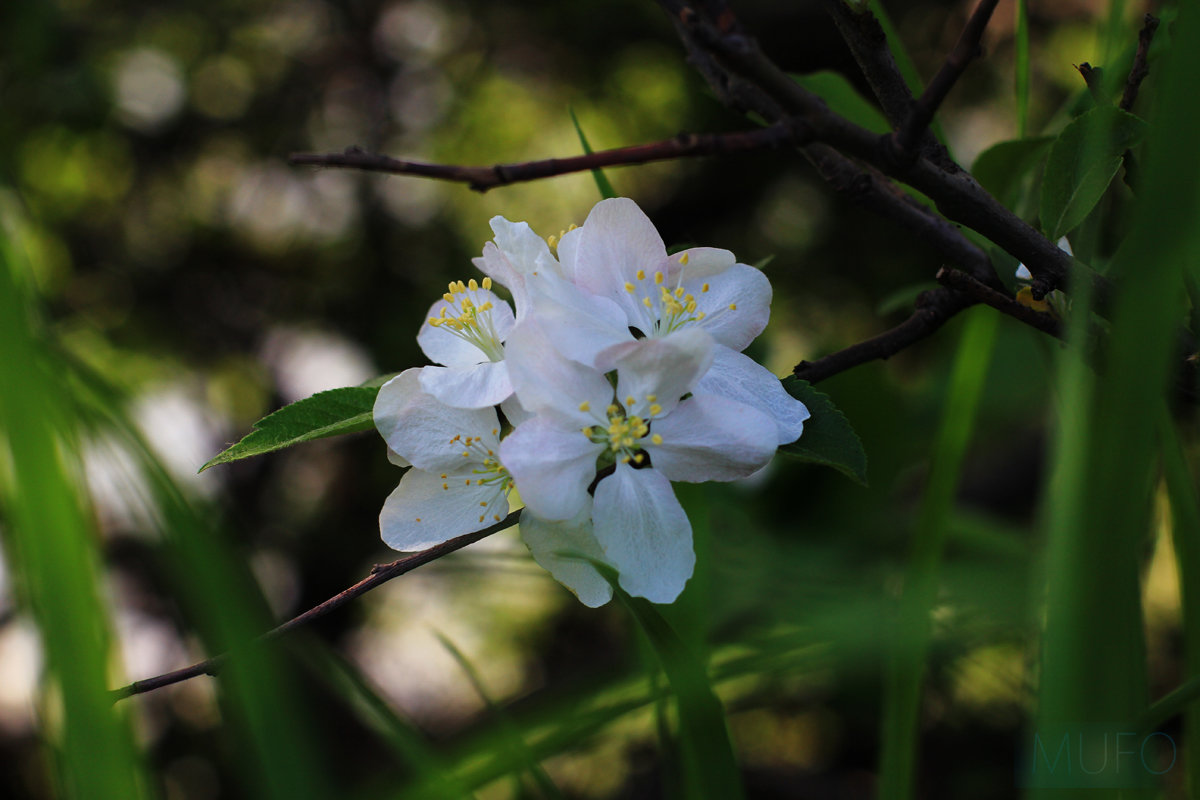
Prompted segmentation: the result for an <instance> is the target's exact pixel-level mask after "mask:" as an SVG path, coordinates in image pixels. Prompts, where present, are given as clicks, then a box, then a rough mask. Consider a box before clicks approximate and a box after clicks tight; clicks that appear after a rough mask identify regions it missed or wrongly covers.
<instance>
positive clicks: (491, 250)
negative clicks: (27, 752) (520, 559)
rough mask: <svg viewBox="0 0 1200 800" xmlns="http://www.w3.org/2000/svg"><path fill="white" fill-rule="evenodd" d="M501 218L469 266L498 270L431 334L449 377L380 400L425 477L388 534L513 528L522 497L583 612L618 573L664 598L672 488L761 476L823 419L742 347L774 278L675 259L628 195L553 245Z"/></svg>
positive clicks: (397, 383)
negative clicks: (600, 567) (607, 576)
mask: <svg viewBox="0 0 1200 800" xmlns="http://www.w3.org/2000/svg"><path fill="white" fill-rule="evenodd" d="M491 226H492V230H493V231H494V232H495V239H494V241H491V242H488V243H487V244H486V245H484V248H483V254H482V256H481V257H480V258H477V259H475V260H474V263H475V265H476V266H477V267H478V268H479V269H480V270H481V271H482V272H483V274H484V275H485V276H486V277H484V278H483V279H482V280H480V281H476V280H470V281H468V282H467V283H465V284H464V283H463V282H462V281H458V282H455V283H452V284H450V286H449V287H448V291H447V292H446V293H445V294H444V295H442V299H441V300H439V301H437V302H436V303H434V304H433V307H432V308H430V310H429V315H428V318H427V320H426V321H425V323H424V324H423V325H422V326H421V330H420V332H419V333H418V335H417V341H418V342H419V344H420V346H421V349H422V350H423V351H424V353H425V354H426V355H427V356H428V357H429V358H430V360H432V361H434V362H436V364H437V365H436V366H427V367H423V368H420V369H410V370H407V371H405V372H403V373H401V374H400V375H399V376H397V377H396V378H394V379H392V380H391V381H389V382H388V383H387V384H385V385H384V386H383V388H382V389H380V392H379V397H378V399H377V401H376V403H375V412H374V413H375V424H376V426H377V427H378V429H379V431H380V433H382V434H383V437H384V439H385V440H386V441H387V444H388V447H389V450H390V457H391V459H392V460H393V461H394V462H395V463H397V464H399V465H401V466H410V467H411V469H410V470H409V471H408V472H407V473H406V474H405V475H404V477H403V478H402V479H401V481H400V485H399V486H398V487H397V488H396V490H395V491H394V492H392V494H391V496H390V497H388V499H387V502H386V503H385V505H384V508H383V512H382V514H381V515H380V529H381V531H382V534H383V539H384V541H385V542H386V543H387V544H388V545H390V546H391V547H394V548H396V549H397V550H404V551H410V550H420V549H424V548H427V547H432V546H433V545H435V544H439V543H441V542H443V541H445V540H447V539H450V538H452V537H455V536H459V535H462V534H465V533H469V532H471V531H475V530H479V529H481V528H484V527H486V526H488V525H491V524H494V523H495V522H497V521H499V520H501V519H503V518H504V516H505V515H506V514H508V511H509V508H510V502H512V500H513V499H514V498H512V497H511V496H512V494H513V492H518V493H519V498H520V501H521V502H523V503H524V504H525V512H524V513H523V515H522V518H521V535H522V537H523V538H524V540H525V543H526V545H527V546H528V547H529V549H530V551H531V552H532V553H533V556H534V558H535V559H536V560H537V562H538V563H539V564H541V565H542V566H543V567H545V568H546V569H548V570H549V571H550V572H551V573H552V574H553V575H554V577H555V578H556V579H558V580H559V581H560V582H561V583H563V584H564V585H565V586H567V587H568V588H569V589H571V590H572V591H573V592H575V594H576V595H577V596H578V597H579V599H580V600H581V601H582V602H584V603H585V604H587V605H589V606H599V605H602V604H603V603H605V602H607V601H608V600H609V598H610V597H611V595H612V590H611V587H610V586H609V585H608V583H607V582H606V581H605V580H604V579H603V578H602V577H601V576H600V574H599V572H597V570H596V569H595V568H594V566H593V562H603V563H607V564H609V565H611V566H612V567H614V568H615V569H616V571H617V572H618V574H619V575H620V583H621V587H622V588H623V589H625V590H626V591H628V592H629V593H630V594H633V595H637V596H640V597H645V598H647V599H649V600H651V601H653V602H656V603H669V602H671V601H673V600H674V599H675V598H676V597H678V595H679V593H680V592H681V591H683V587H684V584H685V583H686V582H687V580H688V578H690V577H691V574H692V569H693V566H694V564H695V555H694V553H693V550H692V532H691V525H690V523H689V522H688V518H687V515H686V514H685V513H684V510H683V508H682V506H680V504H679V501H678V500H677V499H676V498H675V494H674V491H673V490H672V488H671V482H672V481H687V482H702V481H710V480H716V481H731V480H735V479H737V478H742V477H746V476H748V475H750V474H752V473H754V472H756V471H757V470H759V469H761V468H762V467H763V466H765V465H766V464H767V462H768V461H769V460H770V459H771V456H772V455H773V454H774V452H775V449H776V448H777V447H778V446H779V445H781V444H787V443H788V442H791V441H793V440H795V439H796V438H797V437H799V436H800V433H801V432H802V430H803V427H804V420H805V419H807V418H808V410H807V409H806V408H805V407H804V405H803V404H802V403H800V402H799V401H797V400H795V399H793V398H792V397H791V396H790V395H788V394H787V393H786V392H785V391H784V390H783V387H782V386H781V384H780V382H779V380H778V379H777V378H776V377H775V376H774V375H773V374H772V373H771V372H770V371H768V370H767V369H766V368H764V367H762V366H761V365H759V364H757V363H756V362H755V361H753V360H752V359H750V358H749V357H748V356H746V355H744V354H743V353H742V350H743V349H745V347H746V346H747V345H748V344H749V343H750V342H751V341H753V340H754V338H755V337H756V336H758V334H759V333H761V332H762V330H763V328H764V327H765V326H766V324H767V317H768V315H769V313H770V301H771V287H770V284H769V283H768V281H767V279H766V277H765V276H764V275H763V274H762V272H761V271H759V270H758V269H755V268H754V267H750V266H747V265H745V264H739V263H737V261H736V259H735V258H734V256H733V254H732V253H730V252H729V251H727V250H719V249H714V248H703V247H701V248H693V249H690V250H684V251H682V252H679V253H675V254H674V255H668V254H667V251H666V248H665V246H664V244H663V241H662V239H661V237H660V236H659V235H658V232H657V231H656V230H655V228H654V226H653V224H652V223H651V222H650V220H649V219H648V218H647V217H646V215H645V214H644V213H642V211H641V209H639V208H638V207H637V205H636V204H635V203H634V202H633V201H631V200H628V199H625V198H615V199H610V200H604V201H601V202H600V203H599V204H597V205H596V206H595V208H593V209H592V212H591V213H590V214H589V215H588V218H587V220H586V221H585V222H584V224H583V226H582V227H578V228H576V227H574V226H573V227H572V229H570V230H568V231H566V232H564V233H563V234H561V235H560V236H558V237H553V236H552V237H550V238H549V239H548V240H544V239H542V238H541V237H539V236H537V235H536V234H535V233H534V232H533V231H532V230H531V229H530V228H529V226H528V225H527V224H525V223H523V222H518V223H513V222H509V221H508V220H506V219H504V218H503V217H496V218H494V219H493V220H492V222H491ZM496 284H499V285H500V286H503V287H505V288H506V289H507V290H508V292H509V293H510V294H511V296H512V300H513V305H511V306H510V305H509V304H508V302H506V301H505V300H504V299H502V298H501V297H500V296H499V295H497V294H495V293H493V291H492V287H493V286H494V285H496ZM497 409H498V410H499V413H497ZM501 415H502V417H503V421H502V417H501Z"/></svg>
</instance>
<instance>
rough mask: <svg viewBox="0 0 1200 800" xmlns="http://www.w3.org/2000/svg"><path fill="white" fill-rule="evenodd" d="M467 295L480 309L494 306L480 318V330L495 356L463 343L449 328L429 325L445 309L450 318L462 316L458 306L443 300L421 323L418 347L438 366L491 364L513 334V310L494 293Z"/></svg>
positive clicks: (471, 292) (470, 292) (479, 291)
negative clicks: (485, 306) (504, 342)
mask: <svg viewBox="0 0 1200 800" xmlns="http://www.w3.org/2000/svg"><path fill="white" fill-rule="evenodd" d="M464 294H465V295H466V296H467V297H470V298H471V302H473V303H474V304H475V306H476V307H477V308H479V307H482V306H483V305H484V304H485V303H491V304H492V308H491V310H490V311H486V312H483V313H482V314H481V315H480V320H481V322H482V324H481V326H480V327H481V328H482V330H481V334H482V335H483V339H484V341H485V343H486V346H487V347H488V348H489V349H492V350H494V351H495V353H488V352H486V351H485V350H483V349H480V347H479V346H478V345H475V344H473V343H472V342H469V341H466V340H464V339H463V337H462V336H459V335H457V334H456V333H455V332H453V331H452V330H451V329H450V327H449V326H447V325H439V326H437V327H434V326H432V325H430V324H429V320H430V319H431V318H436V317H440V316H441V314H442V309H446V313H447V315H448V316H450V317H457V316H458V315H459V311H458V309H457V308H456V307H455V306H453V305H451V304H450V303H447V302H446V301H445V300H444V299H442V300H438V301H437V302H436V303H434V304H433V305H432V306H430V308H429V313H428V314H426V315H425V321H424V322H423V323H422V324H421V330H420V331H419V332H418V333H417V344H419V345H420V346H421V352H423V353H425V355H426V356H427V357H428V358H429V360H430V361H433V362H434V363H436V364H444V365H445V366H447V367H469V366H471V365H472V364H478V363H480V362H483V361H491V360H493V359H492V356H493V355H495V354H496V353H499V352H500V351H501V348H500V343H501V342H503V341H504V340H505V339H507V338H508V334H509V332H510V331H512V328H513V324H514V323H515V319H514V317H513V311H512V308H510V307H509V305H508V303H506V302H504V301H503V300H501V299H500V298H499V297H498V296H497V295H496V294H495V293H494V292H492V291H489V290H487V289H483V288H479V289H468V290H467V291H466V292H465V293H464ZM496 360H498V359H496Z"/></svg>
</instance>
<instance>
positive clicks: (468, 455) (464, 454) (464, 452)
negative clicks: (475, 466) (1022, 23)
mask: <svg viewBox="0 0 1200 800" xmlns="http://www.w3.org/2000/svg"><path fill="white" fill-rule="evenodd" d="M470 457H471V454H470V453H468V452H467V451H466V450H463V458H470Z"/></svg>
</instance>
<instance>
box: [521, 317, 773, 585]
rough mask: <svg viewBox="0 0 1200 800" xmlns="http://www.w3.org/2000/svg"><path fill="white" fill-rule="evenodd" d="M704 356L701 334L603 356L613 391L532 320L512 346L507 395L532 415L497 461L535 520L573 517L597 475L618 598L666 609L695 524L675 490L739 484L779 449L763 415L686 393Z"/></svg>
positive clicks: (689, 559)
mask: <svg viewBox="0 0 1200 800" xmlns="http://www.w3.org/2000/svg"><path fill="white" fill-rule="evenodd" d="M712 351H713V343H712V339H711V337H710V336H709V335H708V334H707V333H706V332H705V331H703V330H700V329H698V328H697V329H693V330H687V331H678V332H676V333H674V334H672V335H670V336H666V337H663V338H659V339H655V340H651V341H649V342H646V343H640V342H635V343H628V344H627V343H623V344H619V345H616V346H615V347H613V348H610V349H609V350H607V351H605V352H603V353H601V354H600V356H599V358H600V360H601V361H602V362H607V369H611V370H615V372H616V385H615V387H614V386H613V384H612V383H610V381H609V379H608V378H607V377H606V376H605V374H604V373H603V372H601V371H600V370H599V369H596V368H594V367H590V366H588V365H585V364H581V363H579V362H578V361H572V360H571V359H568V358H566V357H565V356H563V355H562V354H561V353H559V352H558V351H557V350H555V349H554V348H553V346H552V345H551V342H550V339H549V334H548V333H547V331H546V330H544V329H543V328H542V327H541V326H540V325H539V324H538V320H537V319H536V317H535V318H528V319H526V320H525V321H524V322H523V323H522V324H521V325H519V326H518V327H517V328H516V330H514V331H513V333H512V335H511V337H510V338H509V344H508V364H509V371H510V375H511V376H512V380H513V386H514V388H515V389H516V392H517V396H518V397H520V398H521V403H522V405H523V406H525V408H526V409H527V410H529V411H530V412H531V413H532V414H533V416H532V417H531V418H530V419H528V420H526V421H525V422H523V423H521V424H520V425H518V426H517V428H516V429H515V430H514V431H513V432H512V433H511V434H509V435H508V437H506V438H505V439H504V441H503V442H502V443H501V445H500V456H501V460H502V461H503V463H504V464H505V465H506V467H507V469H508V470H509V473H510V474H511V475H512V477H513V479H514V480H515V481H516V484H517V488H518V490H519V491H520V492H521V498H522V500H523V501H524V502H525V504H526V506H527V507H528V509H529V510H530V511H532V512H533V513H535V514H536V515H537V516H538V517H541V518H543V519H546V520H570V519H577V518H578V515H579V514H580V512H581V510H582V509H584V508H585V507H586V506H587V504H588V503H589V500H590V499H591V498H590V497H589V488H590V487H591V486H592V483H593V482H595V481H596V480H597V475H598V474H600V478H599V481H598V482H597V483H596V485H595V487H594V492H595V495H594V502H593V504H592V522H593V526H594V529H593V533H594V537H595V539H596V541H597V542H598V543H599V547H600V550H601V552H602V553H603V560H604V561H606V562H607V563H609V564H611V565H612V566H614V567H615V568H616V569H617V571H618V573H619V574H620V581H621V586H622V587H623V588H624V589H625V590H626V591H628V592H629V593H630V594H633V595H637V596H641V597H645V598H647V599H649V600H651V601H653V602H656V603H669V602H672V601H673V600H674V599H675V598H676V597H677V596H678V595H679V593H680V592H681V591H682V590H683V587H684V584H685V583H686V582H687V580H688V578H689V577H691V574H692V569H693V567H694V565H695V554H694V553H693V551H692V541H691V525H690V523H689V522H688V519H687V515H686V514H685V513H684V511H683V508H682V506H680V505H679V501H678V500H677V499H676V498H675V493H674V491H673V490H672V488H671V481H672V480H679V481H689V482H701V481H708V480H734V479H736V478H741V477H745V476H747V475H750V474H751V473H753V472H754V471H756V470H757V469H759V468H760V467H762V466H763V465H764V464H766V463H767V461H769V460H770V458H771V456H772V455H773V454H774V452H775V447H776V442H775V439H776V428H775V423H774V421H773V420H772V419H771V418H770V417H768V416H767V415H766V414H764V413H762V412H761V411H759V410H757V409H756V408H754V407H752V406H748V405H745V404H743V403H738V402H736V401H733V400H730V399H728V398H725V397H720V396H717V395H709V394H690V395H689V393H690V392H691V391H692V389H693V388H694V386H695V384H696V382H697V380H698V379H699V377H700V376H701V375H703V374H704V373H705V372H706V371H707V370H708V368H709V366H710V364H711V362H712ZM608 467H611V468H612V470H611V472H609V471H608V470H607V468H608ZM602 470H603V474H601V471H602Z"/></svg>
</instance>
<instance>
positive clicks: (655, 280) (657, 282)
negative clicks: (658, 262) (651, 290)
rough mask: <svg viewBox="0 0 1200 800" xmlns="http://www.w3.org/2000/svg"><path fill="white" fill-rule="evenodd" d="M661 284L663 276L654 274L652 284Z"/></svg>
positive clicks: (657, 273)
mask: <svg viewBox="0 0 1200 800" xmlns="http://www.w3.org/2000/svg"><path fill="white" fill-rule="evenodd" d="M662 282H663V274H662V273H661V272H655V273H654V283H655V284H656V285H657V284H660V283H662Z"/></svg>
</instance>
